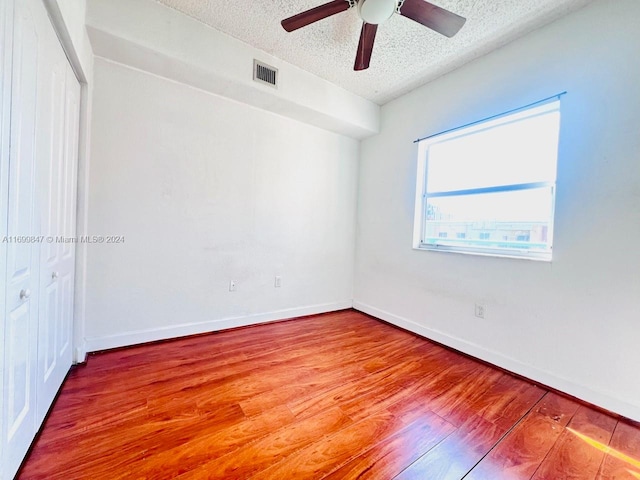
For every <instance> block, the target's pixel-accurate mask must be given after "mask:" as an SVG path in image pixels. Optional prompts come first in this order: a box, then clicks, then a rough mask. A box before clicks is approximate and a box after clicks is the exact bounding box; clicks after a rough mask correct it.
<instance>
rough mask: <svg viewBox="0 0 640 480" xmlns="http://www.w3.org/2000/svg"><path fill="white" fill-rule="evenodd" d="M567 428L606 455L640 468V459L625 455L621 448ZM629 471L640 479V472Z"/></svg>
mask: <svg viewBox="0 0 640 480" xmlns="http://www.w3.org/2000/svg"><path fill="white" fill-rule="evenodd" d="M567 430H569V431H570V432H571V433H573V434H574V435H575V436H576V437H578V438H579V439H581V440H583V441H585V442H586V443H588V444H589V445H591V446H592V447H595V448H597V449H598V450H600V451H602V452H604V453H605V454H606V455H610V456H612V457H614V458H617V459H618V460H622V461H623V462H626V463H628V464H630V465H632V466H633V467H635V468H637V469H639V470H640V460H636V459H635V458H632V457H630V456H629V455H625V454H624V453H622V452H621V451H619V450H616V449H615V448H611V447H609V446H608V445H605V444H603V443H600V442H598V441H597V440H594V439H593V438H591V437H588V436H586V435H584V434H582V433H580V432H578V431H576V430H574V429H572V428H567ZM627 471H628V472H629V473H630V474H631V475H633V476H634V477H636V478H639V479H640V473H638V472H634V471H631V470H628V469H627Z"/></svg>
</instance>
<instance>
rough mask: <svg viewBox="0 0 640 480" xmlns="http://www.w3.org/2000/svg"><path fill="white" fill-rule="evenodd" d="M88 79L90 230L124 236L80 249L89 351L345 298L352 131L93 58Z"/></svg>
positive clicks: (341, 304)
mask: <svg viewBox="0 0 640 480" xmlns="http://www.w3.org/2000/svg"><path fill="white" fill-rule="evenodd" d="M94 81H95V84H94V87H95V95H94V99H93V100H94V103H93V125H92V141H91V145H92V160H91V162H92V163H91V174H90V177H91V180H90V199H89V212H90V215H89V231H90V233H92V234H96V235H123V236H124V237H125V243H124V244H114V245H92V246H90V247H89V248H88V258H87V262H88V263H87V268H88V270H87V305H86V318H87V325H86V329H87V330H86V336H87V341H88V349H89V350H90V351H91V350H96V349H101V348H107V347H114V346H118V345H126V344H131V343H135V342H141V341H147V340H153V339H156V338H168V337H173V336H176V335H182V334H189V333H196V332H203V331H211V330H216V329H221V328H228V327H231V326H236V325H242V324H247V323H254V322H259V321H266V320H272V319H279V318H289V317H293V316H297V315H303V314H307V313H316V312H322V311H330V310H334V309H340V308H347V307H350V306H351V299H352V286H353V265H354V250H353V249H354V244H355V213H356V190H357V189H356V186H357V168H358V153H359V151H358V148H359V145H358V142H357V141H356V140H353V139H350V138H347V137H345V136H342V135H338V134H335V133H331V132H328V131H325V130H322V129H319V128H317V127H313V126H309V125H305V124H303V123H300V122H298V121H295V120H292V119H289V118H285V117H282V116H278V115H275V114H272V113H268V112H265V111H263V110H259V109H256V108H253V107H250V106H248V105H245V104H242V103H238V102H235V101H232V100H228V99H225V98H223V97H219V96H215V95H212V94H210V93H207V92H204V91H202V90H198V89H195V88H192V87H189V86H186V85H183V84H180V83H177V82H174V81H171V80H167V79H163V78H160V77H157V76H154V75H152V74H149V73H145V72H142V71H139V70H134V69H132V68H129V67H126V66H123V65H120V64H117V63H114V62H111V61H108V60H104V59H100V58H96V62H95V72H94ZM276 275H280V276H282V287H281V288H274V277H275V276H276ZM230 280H235V281H236V284H237V291H236V292H229V281H230Z"/></svg>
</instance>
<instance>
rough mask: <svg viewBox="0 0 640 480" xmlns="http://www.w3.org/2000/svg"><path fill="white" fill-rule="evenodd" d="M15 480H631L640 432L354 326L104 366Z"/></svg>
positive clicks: (324, 324)
mask: <svg viewBox="0 0 640 480" xmlns="http://www.w3.org/2000/svg"><path fill="white" fill-rule="evenodd" d="M19 478H21V479H48V480H51V479H64V480H74V479H78V480H79V479H92V480H94V479H109V480H115V479H173V478H179V479H209V478H210V479H277V480H285V479H307V478H314V479H320V478H327V479H354V478H372V479H383V480H384V479H393V478H397V479H403V480H406V479H420V480H425V479H427V480H436V479H456V480H458V479H462V478H465V479H470V480H489V479H490V480H496V479H550V480H551V479H553V480H558V479H594V480H595V479H602V480H604V479H632V480H637V479H639V478H640V428H638V426H635V425H632V424H631V423H626V422H624V421H619V420H617V419H615V418H612V417H610V416H608V415H606V414H604V413H602V412H600V411H597V410H595V409H591V408H589V407H587V406H584V405H582V404H579V403H577V402H576V401H574V400H572V399H569V398H566V397H563V396H560V395H558V394H556V393H553V392H549V391H547V390H545V389H543V388H540V387H537V386H535V385H533V384H530V383H528V382H526V381H524V380H522V379H519V378H516V377H513V376H511V375H509V374H507V373H505V372H503V371H500V370H498V369H494V368H492V367H490V366H488V365H485V364H483V363H480V362H476V361H474V360H472V359H470V358H468V357H465V356H463V355H460V354H457V353H455V352H453V351H450V350H448V349H445V348H443V347H441V346H438V345H436V344H433V343H431V342H429V341H427V340H425V339H422V338H419V337H417V336H415V335H413V334H410V333H407V332H404V331H402V330H399V329H396V328H394V327H391V326H389V325H387V324H385V323H382V322H379V321H377V320H375V319H373V318H371V317H368V316H366V315H363V314H360V313H358V312H355V311H344V312H337V313H333V314H326V315H319V316H314V317H307V318H301V319H296V320H294V321H289V322H281V323H274V324H268V325H261V326H256V327H251V328H245V329H238V330H232V331H227V332H220V333H215V334H210V335H203V336H198V337H190V338H185V339H179V340H174V341H170V342H164V343H158V344H153V345H143V346H138V347H133V348H129V349H123V350H116V351H110V352H105V353H101V354H97V355H93V356H91V357H90V359H89V361H88V363H87V365H86V366H81V367H77V368H74V369H73V370H72V372H71V373H70V375H69V377H68V379H67V381H66V383H65V384H64V386H63V388H62V391H61V393H60V395H59V397H58V399H57V401H56V403H55V405H54V407H53V409H52V411H51V413H50V415H49V417H48V419H47V421H46V423H45V425H44V427H43V430H42V432H41V434H40V436H39V438H38V439H37V441H36V444H35V445H34V447H33V449H32V451H31V453H30V455H29V457H28V459H27V461H26V462H25V464H24V466H23V468H22V470H21V473H20V476H19Z"/></svg>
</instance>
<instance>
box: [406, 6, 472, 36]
mask: <svg viewBox="0 0 640 480" xmlns="http://www.w3.org/2000/svg"><path fill="white" fill-rule="evenodd" d="M400 15H403V16H405V17H407V18H410V19H411V20H413V21H415V22H418V23H420V24H422V25H424V26H425V27H428V28H430V29H431V30H435V31H436V32H438V33H441V34H442V35H444V36H446V37H453V36H454V35H455V34H456V33H458V31H459V30H460V29H461V28H462V26H463V25H464V22H466V21H467V19H466V18H464V17H461V16H460V15H456V14H455V13H453V12H450V11H449V10H445V9H444V8H441V7H438V6H436V5H433V4H432V3H429V2H425V1H424V0H405V1H404V3H403V4H402V7H400Z"/></svg>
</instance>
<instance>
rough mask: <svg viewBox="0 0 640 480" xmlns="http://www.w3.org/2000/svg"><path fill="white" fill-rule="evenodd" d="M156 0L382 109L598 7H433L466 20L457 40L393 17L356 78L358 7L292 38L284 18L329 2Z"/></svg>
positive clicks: (476, 1)
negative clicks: (542, 29)
mask: <svg viewBox="0 0 640 480" xmlns="http://www.w3.org/2000/svg"><path fill="white" fill-rule="evenodd" d="M157 1H158V2H160V3H162V4H164V5H167V6H169V7H171V8H174V9H176V10H178V11H180V12H183V13H185V14H186V15H189V16H191V17H193V18H195V19H196V20H199V21H201V22H203V23H205V24H207V25H209V26H211V27H213V28H215V29H217V30H219V31H221V32H224V33H226V34H228V35H231V36H232V37H235V38H237V39H239V40H242V41H243V42H246V43H248V44H249V45H252V46H253V47H256V48H258V49H260V50H263V51H265V52H267V53H269V54H270V55H273V56H275V57H278V58H280V59H282V60H284V61H286V62H289V63H291V64H293V65H296V66H298V67H300V68H302V69H304V70H307V71H308V72H311V73H313V74H315V75H318V76H319V77H322V78H324V79H326V80H328V81H330V82H332V83H334V84H336V85H338V86H340V87H342V88H344V89H346V90H349V91H351V92H353V93H355V94H357V95H360V96H362V97H364V98H367V99H369V100H372V101H373V102H376V103H378V104H380V105H382V104H384V103H386V102H388V101H390V100H393V99H394V98H397V97H399V96H400V95H403V94H404V93H407V92H409V91H411V90H413V89H414V88H417V87H419V86H420V85H423V84H425V83H427V82H429V81H431V80H433V79H434V78H436V77H439V76H441V75H443V74H445V73H447V72H449V71H451V70H454V69H455V68H458V67H460V66H461V65H463V64H464V63H467V62H469V61H471V60H473V59H474V58H477V57H479V56H481V55H484V54H486V53H488V52H489V51H491V50H494V49H496V48H498V47H500V46H502V45H504V44H506V43H508V42H509V41H512V40H514V39H516V38H518V37H520V36H522V35H524V34H526V33H528V32H530V31H532V30H534V29H536V28H539V27H541V26H542V25H545V24H547V23H549V22H552V21H553V20H555V19H557V18H559V17H561V16H563V15H566V14H567V13H569V12H571V11H574V10H576V9H578V8H580V7H583V6H584V5H586V4H588V3H590V2H591V1H593V0H526V1H525V0H437V1H433V2H432V3H435V4H437V5H439V6H441V7H443V8H446V9H447V10H451V11H452V12H455V13H457V14H458V15H462V16H463V17H466V18H467V23H466V24H465V25H464V27H462V30H461V31H460V32H459V33H458V34H457V35H456V36H455V37H453V38H450V39H449V38H446V37H444V36H442V35H439V34H438V33H435V32H433V31H432V30H430V29H428V28H426V27H423V26H422V25H419V24H417V23H415V22H413V21H412V20H409V19H408V18H405V17H402V16H400V15H393V16H392V17H391V18H390V19H389V20H388V21H387V22H385V23H384V24H382V25H380V27H379V28H378V33H377V36H376V42H375V46H374V48H373V56H372V59H371V66H370V67H369V69H368V70H364V71H361V72H354V71H353V62H354V59H355V54H356V47H357V45H358V39H359V35H360V28H361V25H362V20H361V19H360V18H359V17H358V13H357V11H356V8H352V9H350V10H347V11H346V12H343V13H340V14H337V15H335V16H333V17H329V18H326V19H324V20H321V21H320V22H316V23H314V24H312V25H309V26H307V27H304V28H301V29H299V30H297V31H295V32H292V33H287V32H285V31H284V29H283V28H282V27H281V26H280V21H281V20H282V19H284V18H287V17H289V16H291V15H295V14H296V13H299V12H301V11H303V10H307V9H309V8H313V7H315V6H318V5H321V4H323V3H327V1H328V0H296V1H285V0H252V1H250V2H247V1H246V0H242V1H241V0H157ZM594 34H595V33H594Z"/></svg>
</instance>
